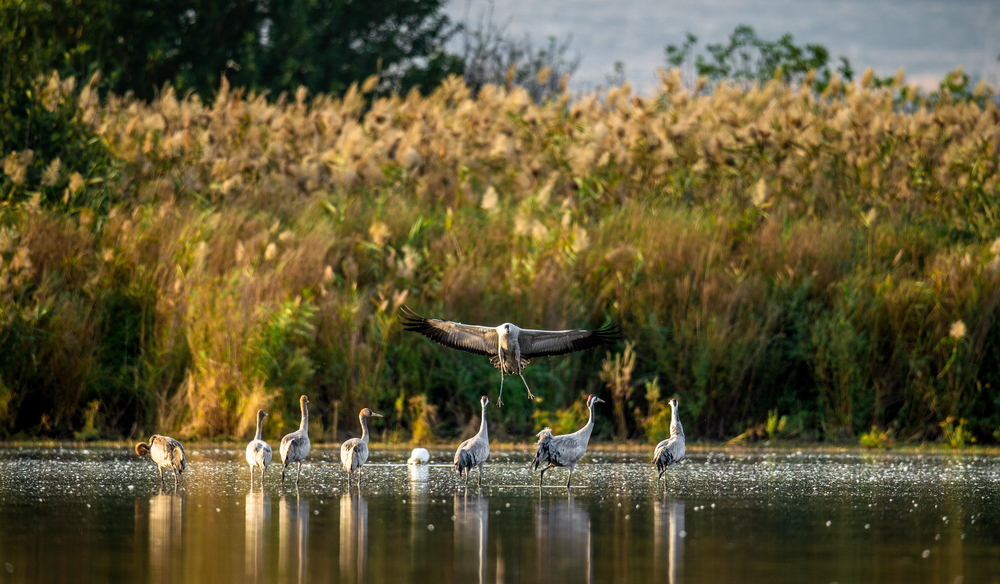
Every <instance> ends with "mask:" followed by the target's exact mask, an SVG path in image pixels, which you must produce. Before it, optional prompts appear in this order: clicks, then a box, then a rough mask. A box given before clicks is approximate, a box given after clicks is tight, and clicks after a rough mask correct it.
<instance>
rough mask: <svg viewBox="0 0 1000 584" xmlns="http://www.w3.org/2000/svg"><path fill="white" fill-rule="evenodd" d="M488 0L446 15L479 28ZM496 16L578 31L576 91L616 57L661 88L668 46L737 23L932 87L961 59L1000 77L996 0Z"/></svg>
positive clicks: (606, 1)
mask: <svg viewBox="0 0 1000 584" xmlns="http://www.w3.org/2000/svg"><path fill="white" fill-rule="evenodd" d="M489 6H490V2H489V1H488V0H451V2H450V3H449V4H448V5H447V6H446V12H447V13H448V14H449V16H450V17H451V18H452V19H453V20H455V21H458V22H462V21H465V20H466V19H467V20H468V22H469V24H470V25H472V26H475V24H476V23H477V21H478V19H479V17H480V16H481V15H482V14H483V13H484V12H485V11H486V10H487V9H488V8H489ZM493 15H494V16H493V18H494V21H495V22H498V23H501V24H504V23H509V24H508V28H507V30H508V32H509V33H510V34H512V35H514V36H521V35H523V34H524V33H529V34H530V35H531V38H532V40H533V41H534V43H535V45H536V46H538V45H541V44H542V43H543V42H544V41H545V40H546V39H547V38H548V37H549V36H556V37H557V38H559V39H564V38H565V37H566V35H568V34H572V35H573V40H572V43H571V45H570V47H571V50H573V51H576V52H578V53H579V54H580V56H581V60H580V67H579V69H578V70H577V72H576V74H575V75H574V77H573V79H572V80H571V88H573V89H577V90H580V89H584V90H586V89H593V88H595V87H597V86H598V85H606V84H607V82H606V75H607V74H609V73H611V72H612V69H613V67H614V63H615V61H623V62H624V63H625V66H626V77H627V79H628V80H629V81H630V82H632V84H633V85H634V86H635V87H636V88H637V89H638V90H639V91H643V92H648V91H650V90H651V89H652V88H654V87H655V86H656V84H657V83H656V77H655V74H654V71H655V69H656V68H657V67H663V66H665V64H666V60H665V57H664V51H663V49H664V47H665V46H666V45H668V44H671V43H673V44H680V43H681V42H682V41H683V40H684V34H685V33H686V32H688V31H690V32H692V33H694V34H695V35H696V36H697V37H698V39H699V41H700V43H699V44H700V45H701V46H702V47H703V46H704V44H706V43H722V42H724V41H726V39H727V38H728V36H729V33H731V32H732V31H733V29H734V28H736V26H737V25H739V24H748V25H750V26H752V27H754V29H755V30H756V31H757V34H758V36H760V37H762V38H764V39H767V40H777V39H778V38H779V37H780V36H781V35H782V34H784V33H786V32H788V33H791V34H792V35H793V37H794V41H795V43H796V44H798V45H805V44H807V43H818V44H821V45H824V46H825V47H826V48H827V49H829V50H830V53H831V55H832V56H833V57H834V58H836V57H838V56H840V55H844V56H846V57H847V58H848V59H850V61H851V64H852V66H853V67H854V68H855V69H856V70H857V72H858V74H860V73H861V72H862V71H863V70H864V69H866V68H867V67H874V68H875V72H876V73H877V74H879V75H891V74H893V73H895V71H896V70H897V69H899V68H900V67H902V68H903V69H905V71H906V74H907V79H908V81H909V82H910V83H918V84H920V85H921V86H924V87H936V86H937V83H938V81H940V80H941V78H942V77H943V76H944V74H945V73H946V72H948V71H951V70H952V69H954V68H955V67H956V66H958V65H962V66H964V67H965V70H966V71H967V72H969V73H970V74H971V75H973V76H978V77H984V78H985V79H986V80H987V81H988V82H990V83H992V84H993V85H994V87H996V86H998V84H1000V63H998V61H997V56H998V53H1000V0H969V1H952V2H948V1H926V0H925V1H909V0H706V1H694V0H615V1H611V0H496V1H495V2H494V3H493Z"/></svg>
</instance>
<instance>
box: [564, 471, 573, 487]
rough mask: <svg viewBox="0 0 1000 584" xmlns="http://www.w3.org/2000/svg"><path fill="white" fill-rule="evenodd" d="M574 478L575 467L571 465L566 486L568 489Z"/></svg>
mask: <svg viewBox="0 0 1000 584" xmlns="http://www.w3.org/2000/svg"><path fill="white" fill-rule="evenodd" d="M572 480H573V467H572V466H571V467H569V478H568V479H566V488H567V489H568V488H569V483H570V481H572Z"/></svg>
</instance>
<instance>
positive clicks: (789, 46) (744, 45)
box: [666, 25, 854, 90]
mask: <svg viewBox="0 0 1000 584" xmlns="http://www.w3.org/2000/svg"><path fill="white" fill-rule="evenodd" d="M697 43H698V37H696V36H694V35H693V34H691V33H687V35H686V37H685V40H684V43H682V44H681V46H679V47H678V46H677V45H668V46H667V48H666V57H667V63H668V64H670V65H671V66H674V67H683V66H684V65H685V64H687V63H689V59H690V57H691V54H692V51H693V50H694V48H695V47H696V46H697ZM705 49H706V50H707V51H708V53H709V56H708V57H706V56H705V55H697V56H696V57H695V58H694V69H695V71H696V72H697V74H698V75H699V76H702V75H703V76H705V77H706V78H707V79H708V81H709V82H710V83H713V84H714V83H718V82H719V81H721V80H723V79H725V80H726V81H728V82H731V83H735V84H737V85H739V86H741V87H749V86H750V85H752V84H753V83H762V82H765V81H768V80H770V79H773V78H774V77H775V75H777V74H779V72H780V76H781V77H782V78H783V79H784V80H785V81H786V82H788V83H801V82H802V81H803V80H804V79H805V77H806V75H807V74H808V73H809V72H810V71H816V79H815V83H816V85H817V87H818V88H819V89H821V90H822V89H823V88H824V87H826V86H827V85H828V84H829V82H830V77H831V75H832V73H831V70H830V64H829V63H830V52H829V51H828V50H827V49H826V47H824V46H822V45H814V44H810V45H805V46H804V47H800V46H797V45H795V43H794V42H793V40H792V35H790V34H785V35H783V36H782V37H781V38H780V39H778V40H777V41H766V40H764V39H761V38H760V37H758V36H757V33H756V32H754V29H753V27H750V26H747V25H740V26H738V27H736V30H734V31H733V33H732V34H731V35H729V43H728V44H712V45H708V46H706V47H705ZM839 60H840V66H839V67H837V69H836V71H837V72H838V73H840V75H841V77H843V78H844V79H846V80H851V79H852V78H853V77H854V70H853V69H852V68H851V63H850V61H848V60H847V57H843V56H841V57H840V59H839Z"/></svg>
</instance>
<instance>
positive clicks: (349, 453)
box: [340, 408, 382, 488]
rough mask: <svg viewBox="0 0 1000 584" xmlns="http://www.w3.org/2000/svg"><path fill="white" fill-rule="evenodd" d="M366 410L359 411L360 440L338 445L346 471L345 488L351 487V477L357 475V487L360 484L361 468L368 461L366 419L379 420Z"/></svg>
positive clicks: (380, 415) (379, 415)
mask: <svg viewBox="0 0 1000 584" xmlns="http://www.w3.org/2000/svg"><path fill="white" fill-rule="evenodd" d="M381 417H382V414H376V413H375V412H373V411H371V410H370V409H368V408H365V409H363V410H361V412H360V413H359V414H358V419H359V420H360V421H361V438H351V439H350V440H348V441H347V442H344V443H343V444H341V445H340V463H341V464H343V465H344V470H346V471H347V487H348V488H350V486H351V476H352V475H353V474H354V473H355V472H357V473H358V485H360V484H361V467H362V466H363V465H364V464H365V462H367V461H368V418H381Z"/></svg>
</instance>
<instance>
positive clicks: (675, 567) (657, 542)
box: [653, 499, 687, 584]
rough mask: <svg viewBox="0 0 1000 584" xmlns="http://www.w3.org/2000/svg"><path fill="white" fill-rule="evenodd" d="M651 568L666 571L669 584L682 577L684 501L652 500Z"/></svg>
mask: <svg viewBox="0 0 1000 584" xmlns="http://www.w3.org/2000/svg"><path fill="white" fill-rule="evenodd" d="M653 512H654V514H653V545H654V548H653V550H654V551H653V569H654V570H655V572H656V573H657V574H663V573H666V574H667V575H668V582H669V583H670V584H679V583H680V582H682V581H683V577H684V537H685V536H686V535H687V533H686V532H685V531H684V501H681V500H678V499H661V500H658V501H654V502H653Z"/></svg>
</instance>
